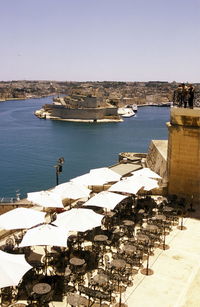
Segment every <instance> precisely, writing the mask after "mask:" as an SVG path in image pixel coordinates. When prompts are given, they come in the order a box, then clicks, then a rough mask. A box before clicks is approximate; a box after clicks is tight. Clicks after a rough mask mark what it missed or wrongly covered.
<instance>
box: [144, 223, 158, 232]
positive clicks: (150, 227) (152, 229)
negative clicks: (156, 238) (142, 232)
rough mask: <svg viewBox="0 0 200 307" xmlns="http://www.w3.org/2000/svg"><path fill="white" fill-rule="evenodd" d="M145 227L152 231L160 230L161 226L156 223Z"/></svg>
mask: <svg viewBox="0 0 200 307" xmlns="http://www.w3.org/2000/svg"><path fill="white" fill-rule="evenodd" d="M145 229H146V230H148V231H149V232H152V233H157V232H159V228H158V226H156V225H147V226H146V228H145Z"/></svg>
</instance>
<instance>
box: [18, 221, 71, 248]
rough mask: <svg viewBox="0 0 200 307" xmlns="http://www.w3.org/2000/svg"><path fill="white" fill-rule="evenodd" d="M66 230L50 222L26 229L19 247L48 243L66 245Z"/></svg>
mask: <svg viewBox="0 0 200 307" xmlns="http://www.w3.org/2000/svg"><path fill="white" fill-rule="evenodd" d="M67 237H68V231H67V230H66V229H62V228H60V227H56V226H53V225H50V224H44V225H40V226H37V227H34V228H32V229H29V230H27V232H26V234H25V235H24V237H23V239H22V241H21V243H20V244H19V247H24V246H35V245H50V246H64V247H66V246H67Z"/></svg>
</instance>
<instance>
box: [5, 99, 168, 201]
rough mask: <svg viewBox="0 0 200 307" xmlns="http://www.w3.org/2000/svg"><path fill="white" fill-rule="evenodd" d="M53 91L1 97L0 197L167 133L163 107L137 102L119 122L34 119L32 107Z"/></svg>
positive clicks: (72, 173)
mask: <svg viewBox="0 0 200 307" xmlns="http://www.w3.org/2000/svg"><path fill="white" fill-rule="evenodd" d="M51 102H52V97H47V98H41V99H27V100H15V101H6V102H1V103H0V158H1V159H0V197H15V194H16V191H20V194H21V195H20V197H26V194H27V192H34V191H40V190H46V189H48V188H50V187H53V186H54V185H55V184H56V175H55V167H54V166H55V165H56V163H57V160H58V158H60V157H64V159H65V163H64V165H63V172H62V174H61V175H60V176H59V183H62V182H65V181H68V180H69V179H71V178H73V177H76V176H79V175H82V174H84V173H86V172H88V171H89V170H90V169H92V168H97V167H103V166H110V165H113V164H115V163H117V162H118V154H119V153H120V152H147V150H148V146H149V144H150V142H151V140H152V139H167V138H168V131H167V127H166V122H167V121H169V116H170V115H169V114H170V108H168V107H150V106H147V107H140V108H138V112H137V115H136V116H135V117H131V118H126V119H125V120H124V122H121V123H72V122H61V121H51V120H44V119H39V118H37V117H36V116H35V115H34V111H35V110H37V109H40V108H41V107H42V106H43V105H44V104H45V103H51Z"/></svg>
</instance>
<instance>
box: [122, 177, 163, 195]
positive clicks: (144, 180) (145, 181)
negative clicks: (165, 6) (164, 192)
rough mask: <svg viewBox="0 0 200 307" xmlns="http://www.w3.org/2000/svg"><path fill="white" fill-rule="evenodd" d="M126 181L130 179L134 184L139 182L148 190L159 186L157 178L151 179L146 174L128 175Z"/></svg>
mask: <svg viewBox="0 0 200 307" xmlns="http://www.w3.org/2000/svg"><path fill="white" fill-rule="evenodd" d="M124 181H130V182H133V183H134V184H135V182H137V183H138V184H140V185H141V187H143V189H144V190H146V191H149V190H152V189H155V188H158V187H159V185H158V182H157V180H154V179H151V178H148V177H145V176H136V175H133V176H130V177H128V178H127V179H124Z"/></svg>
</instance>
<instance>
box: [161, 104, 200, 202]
mask: <svg viewBox="0 0 200 307" xmlns="http://www.w3.org/2000/svg"><path fill="white" fill-rule="evenodd" d="M167 125H168V130H169V142H168V178H169V186H168V192H169V194H176V195H179V196H183V197H186V198H190V197H191V196H192V195H193V197H194V199H195V200H196V201H198V202H200V109H197V108H196V109H183V108H173V109H172V110H171V121H170V123H168V124H167Z"/></svg>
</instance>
